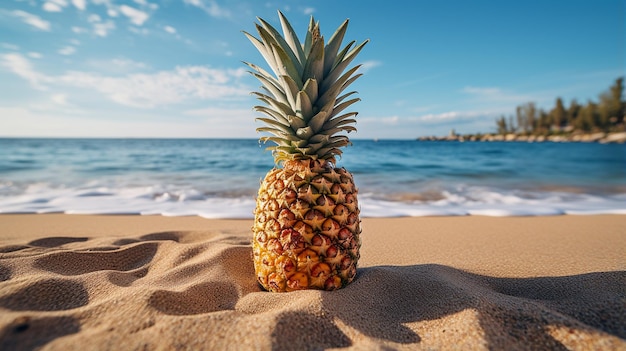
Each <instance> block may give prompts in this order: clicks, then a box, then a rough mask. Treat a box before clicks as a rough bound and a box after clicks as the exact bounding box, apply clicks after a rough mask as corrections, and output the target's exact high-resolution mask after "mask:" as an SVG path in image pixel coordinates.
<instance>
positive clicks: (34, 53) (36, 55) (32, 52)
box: [28, 51, 43, 59]
mask: <svg viewBox="0 0 626 351" xmlns="http://www.w3.org/2000/svg"><path fill="white" fill-rule="evenodd" d="M28 57H31V58H34V59H40V58H42V57H43V55H42V54H40V53H38V52H34V51H31V52H29V53H28Z"/></svg>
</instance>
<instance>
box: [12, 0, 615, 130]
mask: <svg viewBox="0 0 626 351" xmlns="http://www.w3.org/2000/svg"><path fill="white" fill-rule="evenodd" d="M277 9H280V10H281V11H283V12H284V13H285V15H286V16H287V17H288V18H289V20H290V21H291V23H292V25H293V26H294V28H295V29H296V31H297V32H298V34H299V35H301V36H303V35H304V33H305V31H306V26H307V24H308V21H309V18H310V16H311V15H313V16H314V17H315V19H316V20H319V21H320V25H321V30H322V34H323V35H324V36H325V37H326V38H327V39H328V38H329V37H330V36H331V35H332V33H333V32H334V31H335V29H336V28H337V27H338V26H339V25H340V24H341V22H342V21H343V20H344V19H346V18H350V25H349V28H348V33H347V35H346V40H357V41H358V42H361V41H363V40H365V39H370V40H371V41H370V43H368V44H367V45H366V47H365V49H364V50H363V51H362V53H361V55H360V56H359V57H358V58H357V60H356V61H357V63H362V64H363V67H362V68H361V72H362V73H364V75H363V77H361V78H360V79H359V80H357V81H356V82H355V83H354V84H353V86H352V87H353V88H354V89H355V90H357V91H358V92H359V96H360V98H361V99H362V101H361V102H359V103H358V104H356V105H353V106H354V108H355V109H356V110H357V111H359V112H360V113H359V115H358V117H357V119H358V123H357V126H356V127H357V128H358V132H357V133H356V134H351V135H350V136H351V137H354V138H406V139H412V138H415V137H418V136H424V135H445V134H447V133H448V132H449V131H450V129H452V128H454V129H456V131H457V132H459V133H474V132H491V131H494V130H495V122H494V120H495V118H496V117H497V116H500V115H502V114H506V115H509V114H513V113H514V110H515V106H517V105H519V104H522V103H525V102H529V101H533V102H535V103H537V105H538V106H539V107H543V108H551V107H552V106H554V100H555V98H556V97H557V96H560V97H562V98H563V99H564V101H565V102H566V104H567V105H569V101H570V100H571V99H574V98H576V99H577V100H578V101H579V102H582V103H585V102H586V101H587V100H589V99H592V100H597V97H598V94H599V93H601V92H602V91H605V90H606V89H607V88H608V87H609V86H610V85H611V84H612V83H613V81H614V80H615V79H616V78H617V77H619V76H623V75H624V74H625V65H626V63H625V57H624V55H625V54H624V47H625V38H624V35H625V33H626V28H625V23H624V22H625V19H624V16H625V11H626V9H625V5H624V1H623V0H602V1H591V0H588V1H577V0H562V1H558V0H552V1H545V0H542V1H538V0H527V1H485V0H477V1H417V0H416V1H388V2H381V1H369V0H360V1H330V0H318V1H297V0H288V1H276V2H273V1H252V0H248V1H236V0H233V1H226V0H221V1H220V0H216V1H211V0H161V1H157V0H129V1H118V0H44V1H42V0H4V1H2V2H1V3H0V91H1V92H2V93H1V94H0V136H52V137H209V138H213V137H229V138H239V137H242V138H248V137H257V136H258V135H257V133H256V132H255V128H256V127H258V126H260V125H259V123H257V122H255V121H254V119H255V117H259V115H258V114H257V113H255V112H254V111H253V110H252V106H254V105H256V104H257V101H256V100H255V99H254V98H253V97H252V96H250V94H249V92H250V91H252V90H256V89H257V88H258V86H259V83H258V82H256V81H255V79H254V78H253V77H251V76H249V75H248V74H247V73H246V67H245V66H244V65H243V64H242V63H241V61H249V62H253V63H258V64H263V65H265V63H264V61H263V59H262V57H261V56H260V55H259V54H258V53H257V52H256V51H255V49H254V47H253V46H252V45H251V44H250V42H249V41H248V40H247V39H246V38H245V37H244V36H243V35H242V33H241V31H242V30H246V31H248V32H250V33H254V22H255V21H256V17H257V16H259V17H261V18H264V19H266V20H268V21H269V22H270V23H272V24H275V25H276V26H277V27H279V24H278V16H277V14H276V10H277Z"/></svg>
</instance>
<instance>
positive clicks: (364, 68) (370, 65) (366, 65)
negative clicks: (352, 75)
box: [360, 60, 383, 73]
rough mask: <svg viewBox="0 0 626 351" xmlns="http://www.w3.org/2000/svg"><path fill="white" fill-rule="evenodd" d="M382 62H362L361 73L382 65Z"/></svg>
mask: <svg viewBox="0 0 626 351" xmlns="http://www.w3.org/2000/svg"><path fill="white" fill-rule="evenodd" d="M382 64H383V63H382V62H380V61H375V60H369V61H365V62H361V68H360V70H361V73H366V72H368V71H370V70H372V69H373V68H375V67H378V66H381V65H382Z"/></svg>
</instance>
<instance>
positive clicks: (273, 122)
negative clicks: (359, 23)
mask: <svg viewBox="0 0 626 351" xmlns="http://www.w3.org/2000/svg"><path fill="white" fill-rule="evenodd" d="M278 16H279V18H280V24H281V27H282V30H283V34H284V35H281V34H280V33H279V32H278V31H277V30H276V29H275V28H274V27H272V26H271V25H270V24H269V23H268V22H266V21H264V20H263V19H261V18H257V19H258V20H259V22H260V24H256V23H255V25H256V29H257V31H258V33H259V38H258V39H257V38H256V37H254V36H252V35H250V34H249V33H247V32H245V31H244V32H243V33H244V35H245V36H246V37H248V39H249V40H250V41H251V42H252V44H254V46H255V47H256V48H257V49H258V50H259V52H260V53H261V55H262V56H263V58H264V59H265V61H266V62H267V64H268V65H269V66H270V68H271V70H272V72H273V73H274V74H271V73H269V72H267V71H266V70H264V69H263V68H261V67H259V66H257V65H255V64H252V63H248V62H244V64H246V65H248V67H250V68H251V69H252V70H251V71H250V73H251V74H252V75H253V76H255V77H256V78H257V79H258V80H259V81H260V82H261V84H262V86H261V89H262V90H263V91H262V92H252V94H253V95H255V96H256V97H257V98H258V99H259V100H260V101H262V102H263V103H265V105H264V106H255V107H254V109H255V110H256V111H258V112H261V113H263V114H264V115H265V116H266V117H264V118H257V120H260V121H262V122H263V123H264V124H265V125H264V126H263V127H260V128H257V132H264V133H268V134H270V135H271V136H264V137H261V138H260V141H261V142H264V143H265V142H267V141H271V142H273V143H274V144H276V145H274V146H270V147H268V148H267V149H269V150H271V151H272V155H273V156H274V161H275V162H276V163H281V162H283V161H286V160H302V159H322V160H328V161H331V162H333V163H334V161H335V157H336V156H341V153H342V151H341V149H340V148H341V147H344V146H346V145H349V144H350V140H349V139H348V137H347V136H346V135H344V134H339V133H342V132H347V133H349V132H351V131H356V128H355V127H354V126H353V124H354V123H356V120H355V119H354V117H355V116H356V115H357V112H347V113H342V112H343V111H344V110H345V109H346V108H347V107H349V106H350V105H352V104H354V103H355V102H357V101H360V99H359V98H354V97H353V98H350V99H348V98H349V97H351V96H352V95H353V94H355V93H356V91H352V92H348V93H345V94H342V93H343V91H344V90H345V89H346V87H348V85H350V84H351V83H352V82H354V81H355V80H356V79H357V78H359V77H360V76H361V75H362V74H355V72H356V71H357V70H358V69H359V67H360V66H361V65H357V66H354V67H352V68H350V69H348V70H347V71H345V70H346V68H347V67H348V65H349V64H350V62H352V60H353V59H354V58H355V57H356V56H357V54H358V53H359V52H360V51H361V49H362V48H363V46H365V44H366V43H367V42H368V41H369V40H366V41H364V42H363V43H361V44H359V45H356V46H355V43H356V41H351V42H350V43H348V44H347V45H346V46H345V47H343V48H342V49H341V50H340V47H341V42H342V41H343V38H344V35H345V33H346V30H347V28H348V20H345V21H344V22H343V23H342V24H341V25H340V26H339V28H337V30H336V31H335V33H334V34H333V36H332V37H331V38H330V40H329V41H328V43H327V44H324V37H323V36H322V35H321V34H320V29H319V22H315V20H314V18H313V16H311V20H310V22H309V28H308V31H307V34H306V38H305V40H304V43H303V44H301V42H300V40H299V39H298V36H297V35H296V34H295V32H294V30H293V28H292V27H291V24H290V23H289V21H288V20H287V18H286V17H285V16H284V15H283V14H282V13H281V12H280V11H278ZM344 71H345V73H344ZM340 94H342V95H341V96H340Z"/></svg>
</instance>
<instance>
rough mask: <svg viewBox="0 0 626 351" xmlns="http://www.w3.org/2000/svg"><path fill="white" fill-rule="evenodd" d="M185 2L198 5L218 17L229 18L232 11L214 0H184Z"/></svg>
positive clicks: (210, 14)
mask: <svg viewBox="0 0 626 351" xmlns="http://www.w3.org/2000/svg"><path fill="white" fill-rule="evenodd" d="M183 2H184V3H185V4H188V5H191V6H195V7H198V8H200V9H202V10H204V12H206V13H207V14H208V15H209V16H211V17H216V18H220V17H222V18H229V17H231V15H232V14H231V12H230V11H229V10H228V9H225V8H223V7H221V6H220V5H218V4H217V2H215V1H213V0H183Z"/></svg>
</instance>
